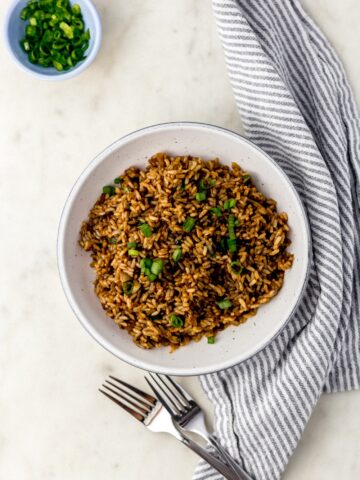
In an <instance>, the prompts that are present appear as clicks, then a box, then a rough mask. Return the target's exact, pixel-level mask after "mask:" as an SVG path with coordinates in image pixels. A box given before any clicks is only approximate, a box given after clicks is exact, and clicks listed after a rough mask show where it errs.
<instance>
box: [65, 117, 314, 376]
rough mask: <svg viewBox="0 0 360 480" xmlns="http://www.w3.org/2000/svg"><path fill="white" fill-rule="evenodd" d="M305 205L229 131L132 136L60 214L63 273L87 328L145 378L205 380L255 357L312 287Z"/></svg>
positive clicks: (86, 175)
mask: <svg viewBox="0 0 360 480" xmlns="http://www.w3.org/2000/svg"><path fill="white" fill-rule="evenodd" d="M309 252H310V235H309V227H308V222H307V218H306V214H305V210H304V207H303V205H302V203H301V200H300V198H299V196H298V194H297V193H296V190H295V188H294V186H293V184H292V183H291V181H290V179H289V178H288V177H287V175H286V174H285V173H284V171H283V170H282V169H281V168H280V167H279V166H278V165H277V164H276V163H275V162H274V161H273V160H272V159H271V158H270V157H269V156H268V155H267V154H266V153H265V152H264V151H262V150H261V149H260V148H258V147H257V146H256V145H254V144H253V143H251V142H249V141H248V140H247V139H245V138H243V137H241V136H240V135H238V134H236V133H234V132H231V131H228V130H225V129H222V128H220V127H216V126H212V125H207V124H198V123H189V122H177V123H168V124H161V125H155V126H151V127H147V128H144V129H142V130H139V131H136V132H133V133H131V134H129V135H127V136H125V137H123V138H121V139H120V140H118V141H116V142H115V143H113V144H112V145H110V146H109V147H108V148H106V149H105V150H104V151H103V152H102V153H101V154H100V155H98V156H97V157H96V158H95V159H94V160H93V161H92V162H91V163H90V164H89V166H88V167H87V168H86V169H85V170H84V172H83V173H82V174H81V175H80V177H79V178H78V180H77V181H76V183H75V185H74V187H73V189H72V191H71V193H70V195H69V197H68V199H67V201H66V204H65V207H64V211H63V214H62V217H61V221H60V226H59V235H58V264H59V272H60V277H61V282H62V285H63V288H64V291H65V294H66V297H67V299H68V301H69V303H70V305H71V307H72V309H73V311H74V313H75V315H76V316H77V317H78V319H79V320H80V322H81V323H82V325H83V326H84V327H85V329H86V330H87V331H88V332H89V333H90V334H91V335H92V336H93V338H94V339H96V340H97V341H98V342H99V343H100V344H101V345H102V346H103V347H105V348H106V349H107V350H109V351H110V352H112V353H113V354H114V355H116V356H117V357H118V358H120V359H122V360H124V361H126V362H128V363H130V364H132V365H134V366H137V367H140V368H143V369H145V370H150V371H154V372H159V373H167V374H172V375H199V374H206V373H211V372H214V371H218V370H222V369H225V368H227V367H230V366H233V365H235V364H238V363H240V362H243V361H244V360H246V359H248V358H249V357H251V356H252V355H254V354H255V353H257V352H258V351H260V350H261V349H263V348H264V347H265V346H266V345H267V344H268V343H269V342H270V341H271V340H272V339H274V338H275V337H276V336H277V335H278V334H279V332H280V331H281V330H282V329H283V327H284V326H285V325H286V324H287V322H289V321H291V318H292V316H293V314H294V312H295V310H296V307H297V306H298V304H299V301H300V299H301V296H302V293H303V291H304V289H305V286H306V281H307V276H308V270H309Z"/></svg>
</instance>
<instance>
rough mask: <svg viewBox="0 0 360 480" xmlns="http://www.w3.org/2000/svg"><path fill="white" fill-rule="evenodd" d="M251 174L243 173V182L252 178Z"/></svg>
mask: <svg viewBox="0 0 360 480" xmlns="http://www.w3.org/2000/svg"><path fill="white" fill-rule="evenodd" d="M250 178H251V176H250V175H243V177H242V179H243V182H244V183H246V182H248V181H249V180H250Z"/></svg>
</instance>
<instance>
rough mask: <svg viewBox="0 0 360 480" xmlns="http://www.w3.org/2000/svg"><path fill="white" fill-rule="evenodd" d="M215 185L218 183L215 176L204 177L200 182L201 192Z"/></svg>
mask: <svg viewBox="0 0 360 480" xmlns="http://www.w3.org/2000/svg"><path fill="white" fill-rule="evenodd" d="M215 185H216V181H215V180H214V179H213V178H209V179H206V178H204V179H203V180H200V183H199V189H200V192H202V191H204V190H209V189H210V188H211V187H214V186H215Z"/></svg>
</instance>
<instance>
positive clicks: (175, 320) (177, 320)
mask: <svg viewBox="0 0 360 480" xmlns="http://www.w3.org/2000/svg"><path fill="white" fill-rule="evenodd" d="M170 323H171V326H173V327H176V328H180V327H182V326H183V325H184V320H183V318H182V317H180V316H179V315H175V314H174V313H173V314H171V315H170Z"/></svg>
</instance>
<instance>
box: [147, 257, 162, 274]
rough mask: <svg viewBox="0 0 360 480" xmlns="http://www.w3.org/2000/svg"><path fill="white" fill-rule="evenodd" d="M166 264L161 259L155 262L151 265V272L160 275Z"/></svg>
mask: <svg viewBox="0 0 360 480" xmlns="http://www.w3.org/2000/svg"><path fill="white" fill-rule="evenodd" d="M163 266H164V262H163V261H162V260H160V259H157V260H154V261H153V262H152V264H151V267H150V271H151V273H153V274H154V275H156V276H157V275H159V274H160V273H161V271H162V269H163Z"/></svg>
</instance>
